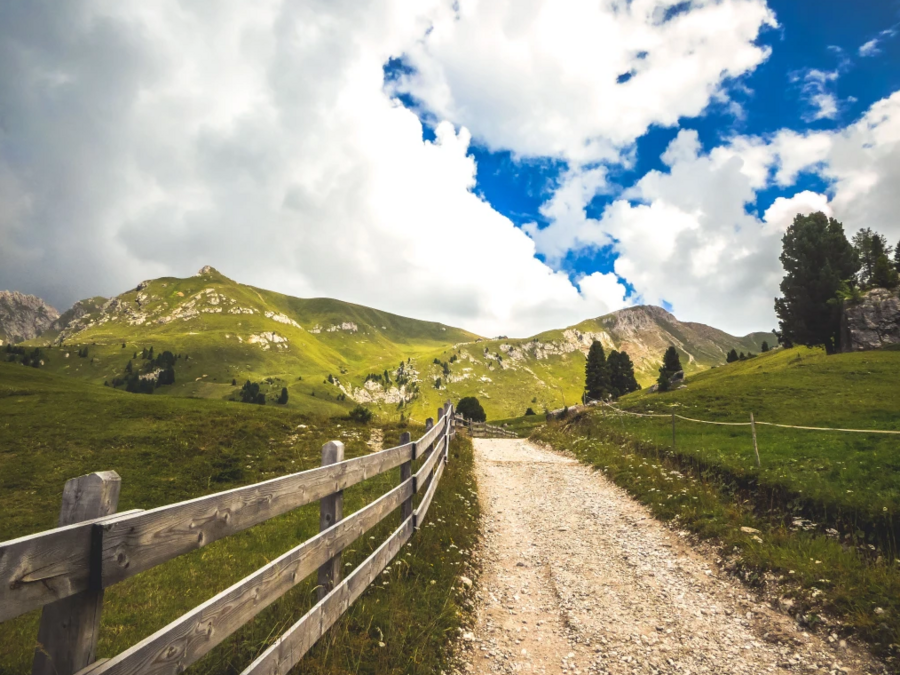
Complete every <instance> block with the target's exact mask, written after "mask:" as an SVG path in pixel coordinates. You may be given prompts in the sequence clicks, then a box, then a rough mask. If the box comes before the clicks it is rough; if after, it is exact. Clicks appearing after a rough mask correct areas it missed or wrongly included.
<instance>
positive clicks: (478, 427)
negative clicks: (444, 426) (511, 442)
mask: <svg viewBox="0 0 900 675" xmlns="http://www.w3.org/2000/svg"><path fill="white" fill-rule="evenodd" d="M454 419H455V420H456V423H457V424H458V425H460V426H461V427H464V428H465V429H466V430H467V431H468V432H469V436H471V437H472V438H518V437H519V436H518V434H516V433H515V432H512V431H510V430H509V429H504V428H503V427H498V426H495V425H493V424H487V423H486V422H474V421H472V420H467V419H466V418H465V417H463V416H462V415H456V416H455V417H454Z"/></svg>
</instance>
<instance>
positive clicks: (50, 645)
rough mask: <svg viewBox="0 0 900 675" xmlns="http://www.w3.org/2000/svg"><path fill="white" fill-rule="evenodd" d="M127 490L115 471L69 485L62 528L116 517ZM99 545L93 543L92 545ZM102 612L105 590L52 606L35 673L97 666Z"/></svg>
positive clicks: (63, 674) (44, 617)
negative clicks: (122, 497) (121, 498)
mask: <svg viewBox="0 0 900 675" xmlns="http://www.w3.org/2000/svg"><path fill="white" fill-rule="evenodd" d="M121 486H122V479H121V478H120V477H119V474H117V473H116V472H115V471H99V472H97V473H91V474H88V475H86V476H79V477H78V478H73V479H71V480H69V481H66V486H65V487H64V488H63V496H62V508H61V509H60V511H59V525H60V527H62V526H64V525H72V524H74V523H80V522H82V521H84V520H92V519H94V518H101V517H103V516H108V515H110V514H113V513H115V512H116V507H117V506H118V504H119V488H120V487H121ZM94 546H95V543H94V542H93V541H92V542H91V547H92V548H93V547H94ZM94 553H95V551H93V550H92V556H91V557H92V563H91V564H92V565H93V564H96V562H95V561H96V560H97V558H96V557H95V556H94ZM91 573H92V575H93V574H94V570H92V571H91ZM102 610H103V589H98V590H93V589H89V590H87V591H84V592H82V593H78V594H76V595H72V596H70V597H68V598H63V599H62V600H57V601H56V602H53V603H50V604H49V605H46V606H45V607H44V609H43V612H42V613H41V624H40V628H39V629H38V646H37V648H36V649H35V651H34V661H33V662H32V666H31V672H32V675H72V673H75V672H77V671H79V670H81V669H82V668H85V667H87V666H89V665H90V664H92V663H93V662H94V660H95V657H96V652H97V634H98V630H99V627H100V613H101V612H102Z"/></svg>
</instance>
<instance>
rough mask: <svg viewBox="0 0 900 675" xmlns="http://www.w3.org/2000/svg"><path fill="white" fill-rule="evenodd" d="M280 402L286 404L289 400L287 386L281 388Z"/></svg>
mask: <svg viewBox="0 0 900 675" xmlns="http://www.w3.org/2000/svg"><path fill="white" fill-rule="evenodd" d="M278 402H279V403H280V404H281V405H285V404H286V403H287V402H288V390H287V387H282V388H281V396H279V397H278Z"/></svg>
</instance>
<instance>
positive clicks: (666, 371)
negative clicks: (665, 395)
mask: <svg viewBox="0 0 900 675" xmlns="http://www.w3.org/2000/svg"><path fill="white" fill-rule="evenodd" d="M680 370H682V368H681V359H680V358H679V357H678V351H677V350H676V349H675V347H669V348H668V349H667V350H666V353H665V354H663V363H662V366H660V368H659V379H657V381H656V382H657V384H659V391H668V390H669V386H670V385H671V380H672V376H673V375H674V374H675V373H677V372H678V371H680Z"/></svg>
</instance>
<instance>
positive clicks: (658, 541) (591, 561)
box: [463, 439, 881, 675]
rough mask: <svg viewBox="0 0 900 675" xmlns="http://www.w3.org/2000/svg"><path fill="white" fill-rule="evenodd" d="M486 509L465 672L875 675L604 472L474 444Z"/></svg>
mask: <svg viewBox="0 0 900 675" xmlns="http://www.w3.org/2000/svg"><path fill="white" fill-rule="evenodd" d="M475 448H476V471H477V476H478V482H479V488H480V490H479V491H480V498H481V500H482V510H483V513H484V528H485V545H484V560H483V564H484V572H483V575H482V577H481V582H480V590H479V603H478V609H477V624H476V627H475V630H474V632H473V633H468V634H466V635H464V637H463V644H464V649H465V650H466V652H465V653H466V659H467V662H466V663H465V666H464V670H465V672H467V673H478V674H481V673H519V672H522V673H567V674H568V675H572V674H574V675H580V674H582V673H584V674H587V673H617V674H618V673H629V674H630V673H678V674H679V675H689V674H696V673H711V674H712V673H715V674H719V673H742V674H743V673H747V674H753V675H756V674H758V673H798V672H799V673H870V672H871V673H875V672H881V671H880V669H878V667H877V666H876V665H875V663H874V662H873V661H871V660H870V658H869V657H868V656H867V655H866V654H864V653H862V652H860V651H858V650H855V649H853V648H852V647H847V646H846V645H845V644H844V643H842V642H841V641H839V640H837V639H836V638H835V639H834V641H833V642H832V643H831V644H829V643H828V642H826V641H825V640H822V639H820V638H818V637H816V636H810V635H808V634H806V633H804V632H802V630H801V629H799V628H798V627H797V625H796V623H795V622H794V621H793V620H791V619H790V617H788V616H785V615H783V614H780V613H778V612H776V611H774V610H772V609H771V608H770V607H768V606H767V605H762V604H759V603H757V602H756V600H755V599H754V598H753V597H751V595H749V594H748V591H747V589H746V588H744V587H743V586H741V585H740V584H739V583H737V582H736V581H734V580H732V579H730V578H728V577H726V576H724V575H723V574H720V572H719V570H718V569H717V568H716V566H715V564H714V563H713V562H712V561H711V560H707V559H705V558H704V557H702V556H701V555H699V554H698V553H697V552H695V551H694V550H692V549H691V548H689V547H688V546H687V545H686V544H685V542H684V541H682V540H681V539H680V538H679V537H678V536H677V535H676V534H674V533H672V532H670V531H669V530H667V529H666V528H665V527H663V526H662V525H661V524H660V523H659V522H657V521H656V520H654V519H653V518H652V517H651V516H650V514H649V512H648V511H647V510H646V509H644V507H643V506H641V505H640V504H638V503H637V502H635V501H634V500H632V499H631V498H630V497H628V496H627V494H626V493H625V492H624V491H622V490H620V489H619V488H618V487H616V486H615V485H613V484H612V483H610V482H609V481H608V480H606V479H605V478H604V477H603V476H602V474H599V473H596V472H594V471H592V470H591V469H590V468H588V467H586V466H584V465H582V464H580V463H578V462H576V461H575V460H572V459H569V458H566V457H564V456H562V455H560V454H557V453H554V452H550V451H547V450H543V449H539V448H537V447H535V446H533V445H531V444H529V443H527V442H525V441H521V440H487V439H478V440H476V441H475Z"/></svg>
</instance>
